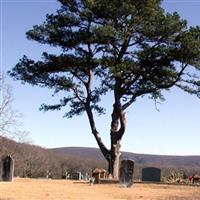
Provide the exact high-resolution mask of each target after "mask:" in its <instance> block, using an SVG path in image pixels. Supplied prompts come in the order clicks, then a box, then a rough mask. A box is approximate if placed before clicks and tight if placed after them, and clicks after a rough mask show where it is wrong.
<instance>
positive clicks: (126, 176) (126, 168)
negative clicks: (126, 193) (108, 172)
mask: <svg viewBox="0 0 200 200" xmlns="http://www.w3.org/2000/svg"><path fill="white" fill-rule="evenodd" d="M119 173H120V174H119V184H120V185H122V186H125V187H130V186H131V185H132V184H133V173H134V161H133V160H122V161H121V165H120V170H119Z"/></svg>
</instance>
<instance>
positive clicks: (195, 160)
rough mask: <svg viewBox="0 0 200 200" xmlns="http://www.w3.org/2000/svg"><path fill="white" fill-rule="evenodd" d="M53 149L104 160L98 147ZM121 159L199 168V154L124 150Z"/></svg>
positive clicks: (156, 164)
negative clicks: (164, 153)
mask: <svg viewBox="0 0 200 200" xmlns="http://www.w3.org/2000/svg"><path fill="white" fill-rule="evenodd" d="M51 150H52V151H54V152H56V153H58V154H61V155H62V156H73V157H76V158H86V159H94V160H101V161H103V160H104V158H103V156H102V154H101V152H100V150H99V149H97V148H88V147H61V148H53V149H51ZM121 159H132V160H134V161H135V163H136V164H138V165H145V166H158V167H172V168H173V167H174V168H183V167H184V168H199V169H200V155H199V156H174V155H173V156H170V155H153V154H137V153H131V152H122V154H121Z"/></svg>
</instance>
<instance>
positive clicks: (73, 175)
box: [71, 172, 82, 181]
mask: <svg viewBox="0 0 200 200" xmlns="http://www.w3.org/2000/svg"><path fill="white" fill-rule="evenodd" d="M71 179H72V180H79V181H80V180H82V174H81V172H73V173H71Z"/></svg>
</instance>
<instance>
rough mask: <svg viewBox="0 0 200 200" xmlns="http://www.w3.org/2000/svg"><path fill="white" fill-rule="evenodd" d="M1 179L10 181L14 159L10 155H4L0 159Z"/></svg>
mask: <svg viewBox="0 0 200 200" xmlns="http://www.w3.org/2000/svg"><path fill="white" fill-rule="evenodd" d="M0 174H1V178H0V179H1V180H2V181H12V180H13V175H14V160H13V159H12V157H11V156H10V155H8V156H5V157H3V158H2V160H1V173H0Z"/></svg>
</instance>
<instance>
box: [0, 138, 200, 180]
mask: <svg viewBox="0 0 200 200" xmlns="http://www.w3.org/2000/svg"><path fill="white" fill-rule="evenodd" d="M8 154H10V155H12V157H13V158H14V161H15V176H20V177H46V176H47V173H48V174H50V175H51V177H52V178H61V177H63V176H65V174H66V172H68V173H69V172H73V171H81V172H83V173H86V172H87V173H91V172H92V170H93V169H94V168H96V167H99V168H101V167H103V168H105V169H106V168H107V163H106V161H105V159H104V158H103V156H102V154H101V153H100V151H99V149H97V148H86V147H63V148H54V149H45V148H42V147H39V146H36V145H31V144H25V143H17V142H15V141H13V140H10V139H6V138H3V137H0V156H2V155H8ZM121 159H132V160H135V172H134V176H135V178H139V177H140V176H141V169H142V168H143V167H147V166H155V167H159V168H161V170H162V175H163V176H168V175H169V173H170V170H172V169H173V170H178V171H179V170H180V169H182V170H184V172H185V173H186V174H187V175H191V174H193V173H197V174H200V156H161V155H147V154H135V153H130V152H122V155H121Z"/></svg>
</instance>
